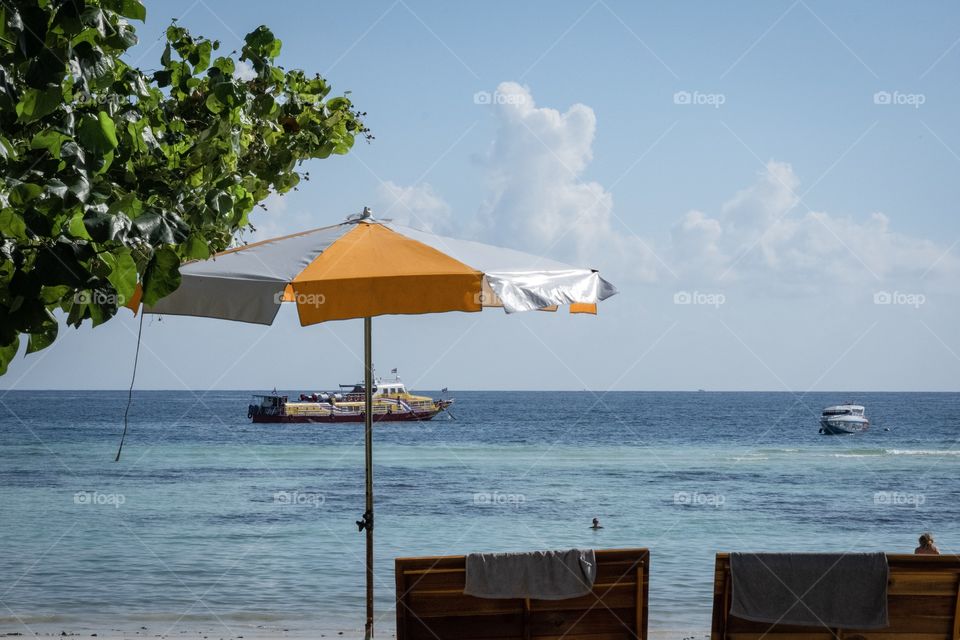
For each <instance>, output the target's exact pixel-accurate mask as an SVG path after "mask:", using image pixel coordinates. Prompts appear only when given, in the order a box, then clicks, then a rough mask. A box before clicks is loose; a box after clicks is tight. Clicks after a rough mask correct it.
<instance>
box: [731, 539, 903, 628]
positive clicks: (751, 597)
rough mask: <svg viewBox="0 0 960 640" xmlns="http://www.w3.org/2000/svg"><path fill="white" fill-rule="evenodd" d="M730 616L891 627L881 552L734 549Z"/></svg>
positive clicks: (821, 623)
mask: <svg viewBox="0 0 960 640" xmlns="http://www.w3.org/2000/svg"><path fill="white" fill-rule="evenodd" d="M730 574H731V583H732V586H733V594H732V596H731V602H730V615H733V616H736V617H738V618H743V619H744V620H754V621H756V622H770V623H779V624H797V625H804V626H811V627H823V626H827V627H843V628H846V629H882V628H883V627H886V626H887V576H888V567H887V556H886V555H885V554H883V553H852V554H839V553H834V554H830V553H733V554H730Z"/></svg>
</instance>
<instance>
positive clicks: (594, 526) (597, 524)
mask: <svg viewBox="0 0 960 640" xmlns="http://www.w3.org/2000/svg"><path fill="white" fill-rule="evenodd" d="M590 528H591V529H603V526H602V525H601V524H600V521H599V520H598V519H596V518H594V519H593V524H592V525H590Z"/></svg>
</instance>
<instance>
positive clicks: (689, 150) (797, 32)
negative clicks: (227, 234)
mask: <svg viewBox="0 0 960 640" xmlns="http://www.w3.org/2000/svg"><path fill="white" fill-rule="evenodd" d="M268 8H269V10H267V9H268ZM147 9H148V16H147V25H145V26H141V27H140V28H139V29H138V32H139V34H140V37H141V43H140V45H138V47H137V48H136V49H135V50H133V51H132V53H131V60H132V61H134V62H136V63H137V64H138V65H139V66H141V67H142V68H144V69H150V68H151V67H152V65H155V64H157V60H158V59H159V56H160V53H161V49H162V44H161V41H160V40H159V36H160V34H161V33H162V30H163V29H164V28H165V27H166V25H167V24H168V23H169V20H170V19H172V18H178V19H179V21H180V24H181V25H183V26H186V27H188V28H189V29H191V30H192V31H194V32H195V33H199V34H204V35H207V36H209V37H212V38H217V39H219V40H221V42H222V45H223V50H224V51H230V50H231V49H233V48H239V43H240V38H241V37H242V35H243V34H244V33H246V32H247V31H249V30H251V29H253V28H255V27H256V26H258V25H260V24H267V25H269V26H270V27H271V28H272V29H273V30H274V32H275V33H276V34H277V36H278V37H280V38H281V39H282V40H283V52H282V54H281V63H282V64H284V65H285V66H287V67H300V68H303V69H305V70H307V71H310V72H314V71H316V72H319V73H321V74H322V75H324V76H325V77H327V78H328V79H329V80H330V82H331V83H332V85H333V87H334V91H336V92H340V91H346V90H349V91H351V92H352V94H351V95H352V98H353V99H354V101H355V102H356V104H357V106H358V107H360V108H361V109H362V110H364V111H366V112H367V113H368V117H367V121H368V124H369V125H370V127H371V128H372V129H373V132H374V133H375V135H376V140H375V141H374V142H373V143H372V144H369V145H368V144H358V146H357V147H356V149H355V150H354V151H353V152H352V153H351V154H350V155H348V156H346V157H342V158H334V159H331V160H326V161H322V162H315V163H313V164H311V165H310V166H308V167H307V169H308V170H310V172H311V176H312V179H311V181H310V182H309V183H306V184H305V185H304V186H303V187H302V188H301V189H300V190H299V191H298V192H296V193H293V194H290V195H288V196H286V197H284V198H275V197H272V198H271V199H270V201H269V202H268V205H269V208H270V212H269V213H267V214H263V215H261V216H259V219H258V220H255V222H256V224H257V225H258V227H260V235H261V236H264V237H265V236H269V235H276V234H280V233H283V232H287V231H293V230H297V229H303V228H312V227H316V226H322V225H326V224H332V223H335V222H339V221H340V220H342V219H343V218H344V217H345V216H346V215H347V214H349V213H353V212H355V211H358V210H359V209H361V208H362V207H363V206H365V205H370V206H373V207H374V209H375V210H377V211H381V212H389V213H388V214H387V217H393V218H395V219H397V220H401V221H404V222H408V223H410V224H413V225H414V226H430V227H432V228H434V229H435V230H438V231H442V232H445V233H447V234H449V235H454V236H461V237H473V238H478V239H483V240H488V241H492V242H497V243H500V244H507V245H512V246H515V247H517V248H520V249H524V250H527V251H531V252H534V253H544V254H547V255H549V256H550V257H554V258H556V259H560V260H564V261H568V262H573V263H577V264H581V265H583V266H593V267H597V268H599V269H600V270H601V272H602V273H603V274H604V275H605V276H606V277H607V278H608V279H610V280H612V281H613V282H614V283H615V284H617V285H618V287H619V288H620V290H621V294H620V295H619V296H616V297H615V298H613V299H611V300H609V301H608V302H607V303H605V304H604V305H603V306H602V307H601V312H600V315H599V316H598V317H596V318H589V317H568V316H566V315H565V314H527V315H524V316H511V317H505V316H504V315H503V314H502V313H498V312H494V311H487V312H484V313H482V314H444V315H440V316H434V317H414V318H385V319H378V320H377V321H376V322H375V337H376V340H377V342H376V346H375V359H376V364H377V366H378V370H379V371H382V372H386V371H388V370H389V369H391V368H393V367H399V368H400V370H401V373H402V374H404V376H405V378H406V379H407V381H408V382H410V383H414V384H415V385H416V386H418V387H420V388H439V387H441V386H448V387H450V388H451V389H583V388H590V389H596V390H607V389H697V388H707V389H745V390H748V389H768V390H788V391H793V392H796V393H802V392H804V391H807V390H810V389H815V390H859V389H872V390H956V389H957V380H958V379H960V376H958V374H960V335H958V331H957V329H956V320H955V318H956V317H957V312H958V311H960V304H958V302H960V297H958V286H957V282H960V280H958V276H960V245H958V244H957V241H958V240H960V216H958V215H957V190H958V186H957V185H958V182H957V180H956V177H955V176H956V175H957V171H958V169H960V121H958V118H957V117H956V105H957V104H958V103H960V83H958V82H957V78H958V77H960V76H958V73H957V72H958V67H960V7H958V6H957V5H956V4H955V3H948V2H927V3H923V4H922V5H916V4H913V3H906V2H900V3H872V2H845V3H834V2H813V1H808V2H802V1H797V2H764V3H759V2H758V3H752V4H749V5H744V4H734V3H715V2H684V3H657V4H653V3H643V4H641V3H632V2H614V1H612V0H609V1H608V0H603V1H597V2H592V3H591V2H565V3H557V2H530V3H507V2H496V3H490V2H485V3H480V2H464V3H459V2H458V3H444V2H415V1H412V0H411V1H407V2H400V1H398V2H392V3H391V2H370V3H358V4H356V5H351V6H350V7H349V10H346V9H345V8H344V5H335V4H332V3H323V2H293V1H285V2H282V3H272V4H265V3H260V2H221V1H217V0H196V1H194V0H189V1H183V2H181V1H166V0H165V1H164V2H147ZM487 102H489V103H487ZM685 294H689V295H686V296H685ZM886 294H889V295H886ZM686 299H689V300H690V301H691V302H692V304H678V303H677V301H678V300H679V301H681V302H682V301H683V300H686ZM886 300H889V302H890V304H877V303H876V302H877V301H879V302H881V303H882V302H884V301H886ZM135 329H136V320H135V319H133V318H130V317H128V316H127V315H123V316H122V317H120V318H118V319H116V320H114V321H112V322H110V323H108V325H106V326H103V327H100V328H98V329H96V330H90V329H89V328H84V329H81V330H79V331H74V330H72V329H71V330H64V331H63V332H62V334H61V338H60V339H59V340H58V341H57V343H56V345H55V346H54V347H52V348H51V349H48V350H47V351H45V352H42V353H40V354H35V355H31V356H28V357H26V358H25V359H23V360H18V361H17V362H16V363H15V364H14V365H13V366H12V367H11V369H10V372H9V373H8V374H7V375H6V376H4V377H3V378H0V387H4V388H88V387H89V388H121V387H124V386H125V385H126V384H127V382H128V376H129V372H130V367H131V363H132V358H133V349H134V337H135V333H134V332H135ZM361 338H362V330H361V323H360V322H359V321H355V322H338V323H332V324H330V325H329V326H316V327H311V328H306V329H300V328H299V327H298V326H297V324H296V319H295V314H294V313H292V312H288V311H286V310H285V311H284V312H281V317H280V318H279V319H278V321H277V323H276V325H275V326H273V327H271V328H262V327H249V326H238V325H230V324H227V323H223V322H218V321H213V320H210V321H206V320H198V319H184V318H172V317H169V318H163V319H162V320H158V319H156V318H149V317H148V318H147V321H146V324H145V329H144V353H143V357H142V360H141V368H140V370H139V372H138V381H139V386H141V387H144V388H166V389H184V388H191V389H199V390H204V389H208V388H251V389H253V388H266V389H271V388H273V387H274V386H278V387H280V388H288V389H307V388H323V387H328V386H332V385H335V384H336V383H338V382H344V381H347V380H350V379H353V378H356V377H358V376H360V375H361V364H360V362H359V360H358V358H357V354H359V353H360V348H361ZM78 371H83V372H84V375H83V377H80V376H79V375H78V374H77V372H78Z"/></svg>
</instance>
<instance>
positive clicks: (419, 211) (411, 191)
mask: <svg viewBox="0 0 960 640" xmlns="http://www.w3.org/2000/svg"><path fill="white" fill-rule="evenodd" d="M373 215H374V217H378V218H389V219H391V220H393V221H394V222H397V223H398V224H404V225H407V226H411V227H416V228H418V229H423V230H425V231H432V232H434V233H449V232H450V230H451V229H450V205H448V204H447V203H446V201H445V200H444V199H443V198H442V197H440V195H439V194H438V193H437V192H436V191H434V189H433V187H431V186H430V185H429V184H426V183H423V184H420V185H414V186H410V187H404V186H401V185H399V184H397V183H395V182H393V181H392V180H387V181H386V182H383V183H381V184H380V186H379V187H378V188H377V207H376V208H375V209H374V210H373Z"/></svg>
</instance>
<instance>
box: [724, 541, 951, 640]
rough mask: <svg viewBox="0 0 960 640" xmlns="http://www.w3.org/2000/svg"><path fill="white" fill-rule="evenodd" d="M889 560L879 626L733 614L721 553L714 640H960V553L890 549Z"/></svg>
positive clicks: (726, 568) (726, 556)
mask: <svg viewBox="0 0 960 640" xmlns="http://www.w3.org/2000/svg"><path fill="white" fill-rule="evenodd" d="M887 563H888V565H889V567H890V578H889V582H888V587H887V611H888V615H889V625H888V626H887V627H886V628H884V629H877V630H861V629H826V628H816V627H798V626H791V625H784V624H775V625H771V624H768V623H761V622H751V621H749V620H742V619H740V618H737V617H734V616H731V615H730V614H729V611H730V594H731V590H732V587H731V581H730V556H729V554H726V553H718V554H717V559H716V567H715V570H714V580H713V618H712V620H713V622H712V629H711V634H710V637H711V640H760V639H761V638H763V639H764V640H800V639H801V638H804V639H814V640H815V639H818V638H823V639H824V640H826V639H827V638H831V639H834V640H835V639H836V638H837V637H838V636H839V637H841V638H843V639H844V640H960V558H958V557H956V556H916V555H905V554H889V555H887Z"/></svg>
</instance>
